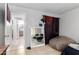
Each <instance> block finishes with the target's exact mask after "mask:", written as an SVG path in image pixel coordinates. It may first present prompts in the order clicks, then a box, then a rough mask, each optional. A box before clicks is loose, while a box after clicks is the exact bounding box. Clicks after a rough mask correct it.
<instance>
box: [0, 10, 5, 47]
mask: <svg viewBox="0 0 79 59" xmlns="http://www.w3.org/2000/svg"><path fill="white" fill-rule="evenodd" d="M4 17H5V16H4V11H3V10H2V9H0V46H4V45H5V37H4V34H5V24H4Z"/></svg>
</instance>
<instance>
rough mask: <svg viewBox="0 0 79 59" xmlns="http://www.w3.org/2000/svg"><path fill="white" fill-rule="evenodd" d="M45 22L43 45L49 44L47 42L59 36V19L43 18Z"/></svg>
mask: <svg viewBox="0 0 79 59" xmlns="http://www.w3.org/2000/svg"><path fill="white" fill-rule="evenodd" d="M44 21H45V26H44V30H45V44H48V43H49V40H50V39H52V38H54V37H56V36H59V18H55V17H50V16H44Z"/></svg>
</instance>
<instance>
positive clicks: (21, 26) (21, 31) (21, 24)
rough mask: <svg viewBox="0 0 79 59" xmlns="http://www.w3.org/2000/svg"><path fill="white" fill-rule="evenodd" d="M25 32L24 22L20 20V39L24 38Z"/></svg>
mask: <svg viewBox="0 0 79 59" xmlns="http://www.w3.org/2000/svg"><path fill="white" fill-rule="evenodd" d="M23 30H24V21H23V20H18V31H19V38H22V37H23Z"/></svg>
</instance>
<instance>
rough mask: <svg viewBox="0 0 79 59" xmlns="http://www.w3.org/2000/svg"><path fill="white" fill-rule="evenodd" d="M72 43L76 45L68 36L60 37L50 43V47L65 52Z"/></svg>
mask: <svg viewBox="0 0 79 59" xmlns="http://www.w3.org/2000/svg"><path fill="white" fill-rule="evenodd" d="M70 43H76V42H75V41H74V40H72V39H71V38H69V37H66V36H59V37H56V38H53V39H51V40H50V41H49V45H50V46H51V47H52V48H54V49H56V50H58V51H63V50H64V48H66V47H67V46H68V44H70Z"/></svg>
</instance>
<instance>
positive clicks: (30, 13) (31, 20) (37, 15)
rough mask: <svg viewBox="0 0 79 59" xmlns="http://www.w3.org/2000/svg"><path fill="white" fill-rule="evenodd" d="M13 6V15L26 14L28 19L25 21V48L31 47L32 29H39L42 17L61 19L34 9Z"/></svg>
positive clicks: (55, 15)
mask: <svg viewBox="0 0 79 59" xmlns="http://www.w3.org/2000/svg"><path fill="white" fill-rule="evenodd" d="M10 6H11V11H12V12H13V13H20V14H21V13H22V14H25V16H26V19H25V29H24V30H25V32H24V33H25V47H28V46H30V42H31V41H30V39H31V27H38V24H39V21H40V19H41V18H42V15H48V16H54V17H59V15H57V14H51V13H47V12H41V11H37V10H33V9H28V8H22V7H19V6H16V7H15V6H13V5H10Z"/></svg>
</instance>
